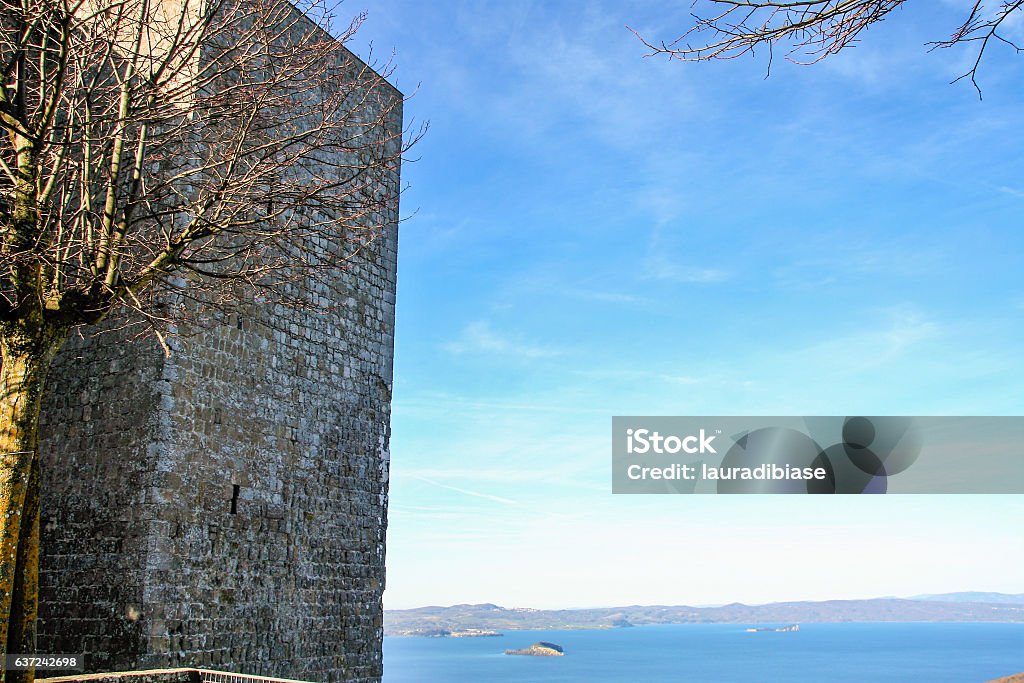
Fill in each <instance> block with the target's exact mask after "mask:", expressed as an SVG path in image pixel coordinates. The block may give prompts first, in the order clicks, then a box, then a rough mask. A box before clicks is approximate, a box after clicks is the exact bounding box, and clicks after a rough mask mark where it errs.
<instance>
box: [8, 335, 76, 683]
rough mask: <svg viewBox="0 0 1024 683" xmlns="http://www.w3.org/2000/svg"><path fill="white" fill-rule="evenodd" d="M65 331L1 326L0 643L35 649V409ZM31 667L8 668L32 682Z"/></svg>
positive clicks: (14, 649) (12, 676)
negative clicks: (25, 669) (57, 331)
mask: <svg viewBox="0 0 1024 683" xmlns="http://www.w3.org/2000/svg"><path fill="white" fill-rule="evenodd" d="M63 340H64V336H63V335H62V334H59V333H55V332H53V331H51V330H46V329H45V327H41V328H36V329H35V330H32V332H31V333H26V331H25V330H24V328H22V329H21V330H18V331H16V332H10V331H8V330H0V352H2V364H0V643H2V644H3V645H4V652H5V653H9V654H32V653H34V652H35V622H36V614H37V612H38V605H39V493H40V491H39V487H40V482H39V409H40V404H41V400H42V396H43V391H44V389H45V386H46V375H47V373H48V371H49V369H50V364H51V363H52V362H53V357H54V355H55V354H56V352H57V350H58V349H59V348H60V346H61V345H62V343H63ZM34 677H35V672H34V671H31V670H30V671H11V672H7V675H6V677H5V680H6V681H7V682H8V683H11V682H12V681H19V682H31V681H32V680H33V679H34Z"/></svg>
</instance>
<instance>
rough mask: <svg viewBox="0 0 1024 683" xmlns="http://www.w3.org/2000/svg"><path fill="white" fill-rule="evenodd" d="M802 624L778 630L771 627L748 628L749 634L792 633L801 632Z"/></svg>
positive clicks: (781, 627) (782, 627)
mask: <svg viewBox="0 0 1024 683" xmlns="http://www.w3.org/2000/svg"><path fill="white" fill-rule="evenodd" d="M799 630H800V624H790V625H789V626H780V627H778V628H772V627H770V626H763V627H761V628H748V629H747V633H760V632H762V631H768V632H770V633H792V632H793V631H799Z"/></svg>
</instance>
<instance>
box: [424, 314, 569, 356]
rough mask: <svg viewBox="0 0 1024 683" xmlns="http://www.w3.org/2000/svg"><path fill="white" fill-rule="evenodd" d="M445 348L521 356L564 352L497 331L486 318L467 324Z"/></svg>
mask: <svg viewBox="0 0 1024 683" xmlns="http://www.w3.org/2000/svg"><path fill="white" fill-rule="evenodd" d="M444 349H445V350H446V351H448V352H450V353H454V354H464V353H482V354H493V355H503V356H518V357H520V358H531V359H532V358H548V357H551V356H557V355H559V354H561V353H562V352H561V351H560V350H558V349H553V348H550V347H544V346H538V345H536V344H530V343H528V342H524V341H522V340H520V339H517V338H513V337H510V336H507V335H503V334H501V333H499V332H496V331H495V330H493V329H492V328H491V325H490V323H488V322H487V321H486V320H478V321H475V322H472V323H469V324H468V325H466V326H465V327H464V328H463V330H462V334H461V335H459V338H458V339H456V340H454V341H451V342H448V343H447V344H445V345H444Z"/></svg>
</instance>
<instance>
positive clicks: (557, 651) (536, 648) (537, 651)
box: [505, 641, 565, 657]
mask: <svg viewBox="0 0 1024 683" xmlns="http://www.w3.org/2000/svg"><path fill="white" fill-rule="evenodd" d="M505 654H507V655H526V656H528V657H562V656H564V655H565V651H564V650H562V646H561V645H555V644H554V643H545V642H543V641H541V642H539V643H534V644H533V645H531V646H530V647H527V648H524V649H522V650H505Z"/></svg>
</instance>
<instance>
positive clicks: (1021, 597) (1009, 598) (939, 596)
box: [910, 591, 1024, 605]
mask: <svg viewBox="0 0 1024 683" xmlns="http://www.w3.org/2000/svg"><path fill="white" fill-rule="evenodd" d="M910 599H911V600H928V601H931V602H985V603H990V604H996V605H1024V593H985V592H981V591H968V592H964V593H935V594H931V595H915V596H913V597H912V598H910Z"/></svg>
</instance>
